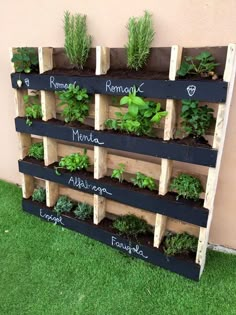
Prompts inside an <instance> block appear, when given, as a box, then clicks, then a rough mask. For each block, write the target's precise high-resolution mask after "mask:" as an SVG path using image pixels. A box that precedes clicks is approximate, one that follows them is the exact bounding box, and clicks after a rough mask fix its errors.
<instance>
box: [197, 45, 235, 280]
mask: <svg viewBox="0 0 236 315" xmlns="http://www.w3.org/2000/svg"><path fill="white" fill-rule="evenodd" d="M235 73H236V44H229V46H228V50H227V57H226V64H225V71H224V76H223V80H224V81H225V82H228V83H229V84H228V90H227V97H226V103H225V105H224V109H223V104H219V109H218V114H217V119H216V130H215V134H214V140H213V145H214V146H215V148H216V149H218V155H217V161H216V167H215V168H209V172H208V179H207V185H206V193H205V202H204V207H206V208H208V209H209V210H210V211H209V217H208V222H207V227H206V228H201V229H200V233H199V241H198V249H197V256H196V263H198V264H200V265H201V274H202V271H203V269H204V266H205V260H206V250H207V244H208V238H209V232H210V226H211V221H212V216H213V210H214V201H215V195H216V188H217V182H218V177H219V172H220V164H221V160H222V154H223V148H224V140H225V135H226V129H227V122H228V117H229V111H230V105H231V101H232V95H233V88H234V83H235Z"/></svg>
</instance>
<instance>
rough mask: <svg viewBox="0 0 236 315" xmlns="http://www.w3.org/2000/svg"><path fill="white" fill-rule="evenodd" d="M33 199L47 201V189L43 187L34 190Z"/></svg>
mask: <svg viewBox="0 0 236 315" xmlns="http://www.w3.org/2000/svg"><path fill="white" fill-rule="evenodd" d="M32 200H33V201H38V202H45V201H46V190H45V189H44V188H42V187H40V188H37V189H35V190H34V192H33V195H32Z"/></svg>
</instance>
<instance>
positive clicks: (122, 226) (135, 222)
mask: <svg viewBox="0 0 236 315" xmlns="http://www.w3.org/2000/svg"><path fill="white" fill-rule="evenodd" d="M113 227H114V228H115V229H117V230H118V231H119V232H120V234H124V235H127V236H134V237H137V236H138V235H140V234H145V233H147V232H149V231H150V227H149V225H148V224H147V222H146V221H145V220H143V219H140V218H138V217H136V216H135V215H132V214H128V215H124V216H122V217H119V218H117V219H116V220H115V221H114V222H113Z"/></svg>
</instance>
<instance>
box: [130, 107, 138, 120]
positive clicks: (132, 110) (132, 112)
mask: <svg viewBox="0 0 236 315" xmlns="http://www.w3.org/2000/svg"><path fill="white" fill-rule="evenodd" d="M129 113H130V115H131V116H133V117H136V116H137V114H138V107H137V106H136V105H134V104H131V105H129Z"/></svg>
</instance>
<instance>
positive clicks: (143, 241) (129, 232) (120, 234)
mask: <svg viewBox="0 0 236 315" xmlns="http://www.w3.org/2000/svg"><path fill="white" fill-rule="evenodd" d="M35 196H36V197H35ZM22 206H23V210H24V211H26V212H29V213H31V214H34V215H36V216H38V217H40V218H41V219H43V220H45V221H47V222H51V223H54V224H57V225H60V226H62V227H64V228H68V229H71V230H74V231H76V232H79V233H81V234H84V235H86V236H88V237H91V238H93V239H95V240H98V241H100V242H102V243H104V244H106V245H108V246H110V247H112V248H114V249H117V250H120V251H122V252H124V253H126V254H128V255H130V256H133V257H136V258H140V259H142V260H144V261H147V262H150V263H152V264H154V265H157V266H161V267H163V268H166V269H168V270H171V271H174V272H176V273H179V274H181V275H184V276H186V277H189V278H190V279H193V280H199V271H200V268H199V265H197V264H195V263H194V260H193V257H191V256H187V255H186V253H187V252H188V251H189V250H190V251H191V250H193V245H192V243H193V242H191V241H190V240H189V237H190V236H188V237H187V238H186V236H184V239H183V236H181V235H178V240H175V241H174V242H173V241H171V240H169V236H168V238H167V237H166V241H165V243H164V246H163V247H162V248H160V249H157V248H154V247H153V245H152V244H153V228H152V227H151V226H149V225H148V224H147V222H146V221H145V220H143V219H142V218H138V217H136V216H134V215H130V214H128V215H125V216H123V217H118V218H116V219H115V220H114V221H112V220H110V219H108V218H104V219H103V220H102V221H101V222H100V223H99V225H95V224H93V221H92V216H93V207H92V206H91V205H89V204H87V203H83V202H79V203H75V202H74V201H72V200H70V199H69V198H68V197H67V196H60V197H59V198H58V200H57V202H56V204H55V206H54V207H51V208H49V207H46V205H45V194H44V191H42V192H41V191H39V190H38V189H36V190H35V191H34V193H33V196H32V198H29V199H23V202H22ZM167 240H169V242H167ZM179 243H181V246H180V245H179ZM190 244H191V245H192V247H191V248H190ZM180 252H181V254H182V255H181V256H179V257H178V255H177V256H176V257H175V256H174V255H175V254H179V253H180ZM183 253H184V255H183Z"/></svg>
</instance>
